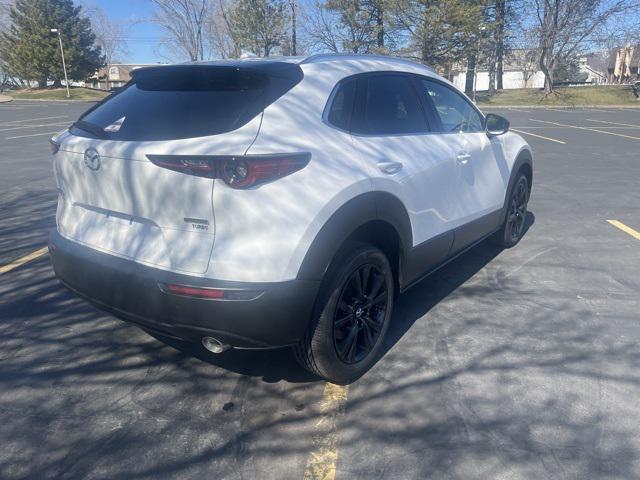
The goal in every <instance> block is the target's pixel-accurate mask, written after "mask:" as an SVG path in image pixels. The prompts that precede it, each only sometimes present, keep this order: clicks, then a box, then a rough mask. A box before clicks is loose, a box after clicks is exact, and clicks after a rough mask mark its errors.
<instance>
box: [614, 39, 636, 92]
mask: <svg viewBox="0 0 640 480" xmlns="http://www.w3.org/2000/svg"><path fill="white" fill-rule="evenodd" d="M639 73H640V45H627V46H625V47H622V48H619V49H618V50H616V51H613V52H611V56H610V58H609V68H608V74H609V83H629V82H634V81H637V80H640V74H639Z"/></svg>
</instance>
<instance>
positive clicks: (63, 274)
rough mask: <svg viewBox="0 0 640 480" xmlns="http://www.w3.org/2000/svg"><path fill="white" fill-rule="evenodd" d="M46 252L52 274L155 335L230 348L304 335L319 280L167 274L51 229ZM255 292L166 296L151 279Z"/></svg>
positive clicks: (276, 343) (277, 342) (276, 344)
mask: <svg viewBox="0 0 640 480" xmlns="http://www.w3.org/2000/svg"><path fill="white" fill-rule="evenodd" d="M49 238H50V253H51V261H52V263H53V268H54V270H55V273H56V275H57V276H58V278H59V279H60V280H61V281H62V282H63V283H64V284H65V285H66V286H67V287H68V288H69V289H71V290H72V291H74V292H75V293H77V294H78V295H80V296H81V297H84V298H85V299H87V300H88V301H89V302H91V303H92V304H94V305H95V306H97V307H98V308H100V309H102V310H105V311H108V312H109V313H112V314H113V315H115V316H117V317H119V318H121V319H123V320H126V321H129V322H133V323H135V324H137V325H139V326H141V327H143V328H145V329H147V330H151V331H153V332H157V333H159V334H161V335H166V336H170V337H175V338H179V339H183V340H188V341H200V339H201V338H202V337H203V336H212V337H215V338H217V339H218V340H220V341H221V342H223V343H225V344H228V345H231V346H232V347H235V348H276V347H283V346H288V345H293V344H295V343H297V342H298V340H299V339H300V338H301V337H302V335H303V334H304V331H305V329H306V328H307V325H308V321H309V318H310V315H311V309H312V307H313V303H314V301H315V297H316V294H317V291H318V287H319V282H315V281H303V280H291V281H287V282H275V283H261V282H230V281H224V280H213V279H207V278H202V277H195V276H191V275H185V274H179V273H175V272H168V271H164V270H160V269H156V268H152V267H148V266H145V265H142V264H139V263H136V262H134V261H131V260H127V259H122V258H119V257H115V256H113V255H108V254H105V253H102V252H98V251H96V250H93V249H91V248H88V247H85V246H83V245H80V244H78V243H75V242H71V241H69V240H67V239H65V238H63V237H62V236H60V234H59V233H58V232H56V231H55V230H53V231H52V232H51V233H50V236H49ZM159 283H160V284H162V283H164V284H177V285H191V286H196V287H204V288H219V289H230V290H238V291H242V290H246V291H252V292H256V291H260V292H263V293H262V294H261V295H259V296H257V297H255V298H253V299H251V300H212V299H201V298H190V297H185V296H177V295H170V294H167V293H164V292H162V291H161V289H160V287H159V285H158V284H159Z"/></svg>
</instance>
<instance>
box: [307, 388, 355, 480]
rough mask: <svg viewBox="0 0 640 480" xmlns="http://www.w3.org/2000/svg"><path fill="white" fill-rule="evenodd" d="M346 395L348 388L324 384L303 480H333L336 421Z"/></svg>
mask: <svg viewBox="0 0 640 480" xmlns="http://www.w3.org/2000/svg"><path fill="white" fill-rule="evenodd" d="M348 393H349V387H348V386H341V385H335V384H333V383H328V382H327V383H326V384H325V386H324V392H323V394H322V403H321V404H320V419H319V420H318V422H317V423H316V426H315V430H316V431H315V434H314V436H313V451H312V452H311V453H310V454H309V458H308V459H307V466H306V468H305V470H304V480H334V478H335V476H336V463H337V461H338V420H339V419H340V417H342V415H343V414H344V408H345V405H346V403H347V394H348Z"/></svg>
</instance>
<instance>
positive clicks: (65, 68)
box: [51, 28, 71, 98]
mask: <svg viewBox="0 0 640 480" xmlns="http://www.w3.org/2000/svg"><path fill="white" fill-rule="evenodd" d="M51 33H57V34H58V41H59V42H60V55H61V56H62V70H63V71H64V83H65V84H66V86H67V98H71V93H70V92H69V79H68V78H67V65H66V64H65V63H64V50H63V49H62V37H61V36H60V30H58V29H57V28H52V29H51Z"/></svg>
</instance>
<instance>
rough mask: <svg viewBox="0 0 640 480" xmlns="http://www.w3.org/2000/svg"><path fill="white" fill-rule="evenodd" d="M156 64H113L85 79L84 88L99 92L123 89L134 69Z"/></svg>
mask: <svg viewBox="0 0 640 480" xmlns="http://www.w3.org/2000/svg"><path fill="white" fill-rule="evenodd" d="M151 65H156V64H152V63H149V64H143V63H136V64H130V63H114V64H111V65H109V66H108V67H101V68H100V69H99V70H98V71H97V72H96V73H94V74H93V75H92V76H91V77H90V78H88V79H87V81H86V82H85V83H86V86H87V87H90V88H97V89H100V90H112V89H114V88H118V87H123V86H124V85H125V84H126V83H127V82H128V81H129V80H131V72H133V71H134V70H135V69H136V68H140V67H148V66H151Z"/></svg>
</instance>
